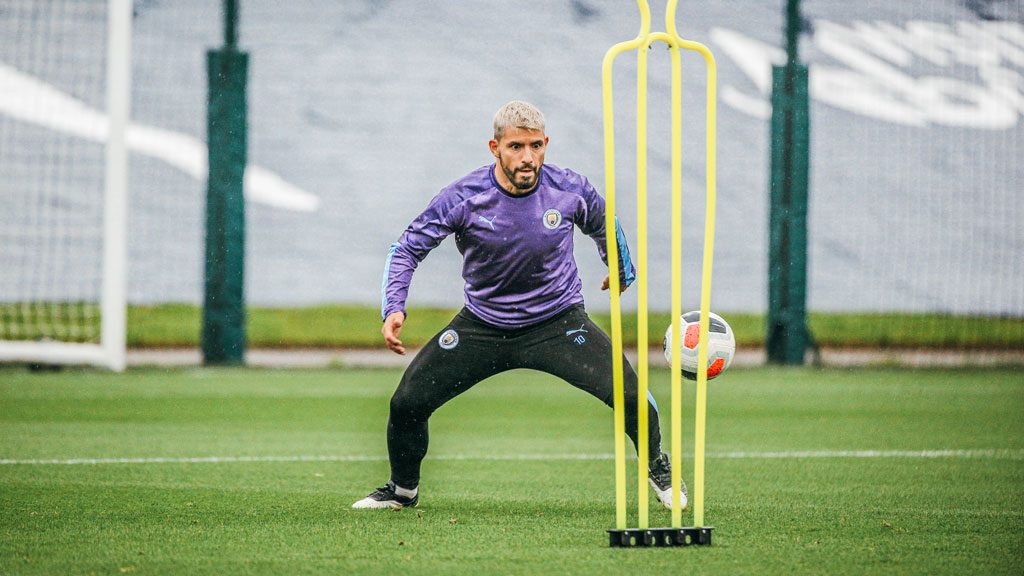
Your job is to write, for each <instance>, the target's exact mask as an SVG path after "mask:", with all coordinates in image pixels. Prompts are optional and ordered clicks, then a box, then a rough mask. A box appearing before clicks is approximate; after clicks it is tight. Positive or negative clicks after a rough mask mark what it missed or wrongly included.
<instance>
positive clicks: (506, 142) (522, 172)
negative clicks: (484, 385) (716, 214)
mask: <svg viewBox="0 0 1024 576" xmlns="http://www.w3.org/2000/svg"><path fill="white" fill-rule="evenodd" d="M547 144H548V138H547V136H545V135H544V116H543V115H542V114H541V113H540V111H539V110H537V108H535V107H533V106H532V105H530V104H527V103H526V102H520V101H513V102H509V103H508V104H506V105H505V106H503V107H502V108H501V109H500V110H498V112H497V114H495V116H494V139H493V140H491V141H490V147H491V153H492V154H493V155H494V157H495V163H494V164H491V165H488V166H484V167H482V168H479V169H477V170H475V171H473V172H471V173H470V174H468V175H466V176H465V177H463V178H461V179H459V180H457V181H456V182H454V183H452V184H451V185H449V186H448V187H446V188H444V189H443V190H442V191H441V192H440V193H439V194H438V195H437V196H435V197H434V199H433V200H432V201H431V202H430V205H429V206H428V207H427V209H426V210H425V211H424V212H423V213H422V214H420V215H419V216H418V217H417V218H416V219H415V220H413V222H412V224H411V225H410V226H409V227H408V228H407V229H406V231H405V232H404V233H403V234H402V236H401V237H400V238H399V239H398V242H396V243H394V244H392V245H391V251H390V252H389V253H388V256H387V263H386V265H385V268H384V282H383V287H382V291H383V295H382V310H381V316H382V317H383V318H384V327H383V329H382V330H381V333H382V334H383V335H384V340H385V342H387V345H388V347H389V348H390V349H391V350H393V351H395V352H397V353H398V354H405V348H404V347H403V346H402V341H401V340H400V339H399V335H400V333H401V330H402V324H403V323H404V322H405V300H406V296H407V294H408V291H409V282H410V279H411V278H412V274H413V271H414V270H415V269H416V266H417V264H418V263H419V262H420V261H421V260H422V259H423V258H424V257H425V256H426V255H427V253H428V252H430V250H432V249H434V248H435V247H437V245H438V244H440V243H441V241H442V240H443V239H444V238H445V237H447V236H449V235H452V234H454V235H455V244H456V246H457V247H458V249H459V252H461V253H462V256H463V268H462V277H463V278H464V279H465V282H466V286H465V301H466V306H465V307H464V308H463V309H462V310H461V311H460V312H459V313H458V315H456V316H455V318H453V319H452V321H451V322H450V323H449V324H448V326H447V327H445V329H444V330H442V331H441V332H440V333H438V334H437V335H436V336H434V338H433V339H431V340H430V342H429V343H427V345H426V346H424V347H423V349H422V350H421V351H420V352H419V354H417V355H416V358H415V359H413V361H412V363H411V364H410V365H409V368H408V369H407V370H406V371H405V375H404V376H403V377H402V381H401V383H400V384H399V385H398V389H397V390H395V394H394V396H392V398H391V414H390V417H389V419H388V432H387V435H388V454H389V458H390V462H391V478H390V480H389V481H388V483H387V484H386V485H385V486H383V487H381V488H378V489H377V490H375V491H374V492H373V493H371V494H370V495H369V496H367V497H366V498H364V499H362V500H360V501H358V502H356V503H355V504H353V505H352V507H353V508H404V507H408V506H415V505H416V504H417V503H418V502H419V481H420V463H421V462H422V460H423V457H424V456H425V455H426V453H427V437H428V436H427V420H428V419H429V418H430V415H431V414H432V413H433V412H434V411H435V410H437V409H438V408H439V407H441V405H443V404H444V403H445V402H447V401H449V400H451V399H452V398H454V397H456V396H458V395H459V394H461V393H463V392H465V391H466V390H469V389H470V388H471V387H472V386H474V385H475V384H477V383H478V382H480V381H482V380H484V379H485V378H488V377H490V376H493V375H495V374H498V373H499V372H504V371H506V370H512V369H515V368H530V369H534V370H540V371H542V372H547V373H549V374H553V375H555V376H558V377H560V378H562V379H564V380H566V381H567V382H569V383H570V384H572V385H573V386H576V387H577V388H580V389H581V390H585V391H586V392H588V393H590V394H592V395H594V396H596V397H597V398H598V399H600V400H601V401H602V402H604V403H605V404H607V405H608V406H612V401H613V399H612V361H611V350H612V346H611V340H610V339H609V338H608V336H607V335H606V334H605V333H604V332H603V331H601V329H600V328H598V327H597V326H596V325H595V324H594V323H593V322H592V321H591V320H590V317H589V316H587V313H586V311H585V310H584V308H583V296H582V294H581V292H580V289H581V286H582V284H581V282H580V278H579V274H578V273H577V269H576V261H575V259H574V258H573V226H577V227H579V228H580V230H582V231H583V233H585V234H587V235H588V236H590V237H591V238H593V239H594V241H595V242H596V243H597V249H598V252H599V253H600V255H601V258H602V259H603V260H604V261H605V262H606V263H607V261H608V260H607V255H606V254H605V252H606V244H605V211H604V210H605V205H604V199H603V198H602V197H601V196H599V195H598V194H597V192H596V191H595V190H594V188H593V187H592V186H591V185H590V183H589V182H588V181H587V179H586V178H584V177H582V176H580V175H579V174H576V173H574V172H572V171H570V170H563V169H561V168H558V167H556V166H552V165H546V164H544V153H545V150H546V149H547ZM614 233H615V234H617V235H618V240H619V242H618V245H619V254H617V255H616V257H617V258H618V260H619V270H620V278H619V281H620V286H622V289H623V290H624V289H625V287H626V286H628V285H629V284H631V283H632V282H633V279H634V275H635V273H636V270H635V268H634V267H633V265H632V264H631V263H630V260H629V252H628V248H627V247H626V242H625V236H624V235H623V234H622V230H621V229H619V227H618V223H617V222H616V230H615V231H614ZM608 285H609V278H608V277H605V279H604V283H603V284H602V286H601V289H602V290H607V289H608ZM623 364H624V366H625V399H626V406H625V409H626V414H625V415H626V430H627V433H628V434H629V436H630V438H632V440H633V443H634V445H636V441H637V435H636V431H637V417H636V412H637V399H636V390H637V378H636V373H635V372H634V371H633V369H632V367H630V366H629V364H628V363H627V362H625V361H624V362H623ZM648 413H649V417H650V420H649V422H650V426H649V432H650V433H649V439H648V446H649V447H650V451H649V454H648V455H646V456H647V458H648V460H649V470H650V484H651V486H652V487H653V488H654V490H655V492H656V493H657V496H658V499H659V500H661V502H662V503H663V504H665V506H666V507H671V505H672V489H671V469H670V467H669V459H668V455H667V454H664V453H663V452H661V432H660V428H659V423H658V408H657V405H656V404H655V402H654V397H653V396H650V395H649V394H648ZM682 505H683V506H685V505H686V487H685V485H684V487H683V491H682Z"/></svg>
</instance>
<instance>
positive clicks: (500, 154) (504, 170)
mask: <svg viewBox="0 0 1024 576" xmlns="http://www.w3.org/2000/svg"><path fill="white" fill-rule="evenodd" d="M490 144H491V153H492V154H494V157H495V158H497V159H498V167H499V168H501V174H496V175H495V176H497V177H498V181H499V182H500V183H501V184H502V185H503V186H506V187H507V188H508V190H509V192H512V193H513V194H516V193H526V192H529V191H530V190H533V189H534V187H536V186H537V180H538V179H539V178H540V167H541V166H543V165H544V151H545V149H546V148H547V145H548V139H547V136H545V135H544V131H543V130H530V129H528V128H516V127H514V126H507V127H506V128H505V134H504V135H503V136H502V137H501V140H500V141H497V140H491V143H490ZM502 176H504V178H502Z"/></svg>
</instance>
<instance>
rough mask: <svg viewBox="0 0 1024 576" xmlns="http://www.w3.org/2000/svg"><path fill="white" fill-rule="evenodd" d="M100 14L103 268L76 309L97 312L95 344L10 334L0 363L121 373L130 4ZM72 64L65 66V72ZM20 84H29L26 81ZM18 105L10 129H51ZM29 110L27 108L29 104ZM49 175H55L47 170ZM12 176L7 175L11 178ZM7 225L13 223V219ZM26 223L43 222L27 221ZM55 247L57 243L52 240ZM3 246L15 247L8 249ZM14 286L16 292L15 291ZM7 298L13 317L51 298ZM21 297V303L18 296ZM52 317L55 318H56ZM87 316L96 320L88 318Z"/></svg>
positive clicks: (11, 107)
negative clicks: (93, 291) (95, 287)
mask: <svg viewBox="0 0 1024 576" xmlns="http://www.w3.org/2000/svg"><path fill="white" fill-rule="evenodd" d="M106 8H107V14H106V23H107V24H106V40H107V42H106V57H105V63H106V65H105V69H106V74H105V76H106V78H105V105H106V110H105V114H100V115H97V116H96V117H97V118H98V119H101V121H100V122H98V124H99V125H98V126H96V132H97V133H99V134H100V135H101V137H103V139H105V148H104V152H103V164H104V167H103V183H102V210H101V211H100V210H98V209H97V212H98V214H101V215H102V233H100V234H97V238H98V241H101V242H102V250H99V249H97V251H96V252H97V254H102V263H101V264H99V263H98V265H99V266H100V267H101V268H102V270H101V274H102V279H101V281H100V282H99V284H100V286H101V287H100V289H99V292H100V293H99V294H98V298H92V299H93V300H98V301H92V302H89V301H88V300H89V299H88V298H87V299H86V303H85V304H80V303H77V304H75V305H77V306H79V307H83V306H84V307H88V308H89V309H90V310H92V309H94V308H96V307H97V306H98V309H99V337H98V338H94V337H88V338H68V339H67V340H69V341H61V338H60V337H59V336H52V335H44V336H42V337H40V336H38V335H33V332H32V331H30V330H23V329H21V330H19V329H18V328H17V327H15V328H14V329H13V330H4V331H2V332H0V362H30V363H39V364H91V365H96V366H102V367H106V368H109V369H111V370H115V371H121V370H124V368H125V338H126V326H125V324H126V284H127V279H126V268H127V203H128V154H127V148H126V142H125V132H126V129H127V125H128V119H129V108H130V102H131V22H132V0H108V2H107V7H106ZM69 12H71V13H72V14H74V11H73V10H69ZM0 64H3V65H5V69H7V70H16V68H7V67H6V66H7V64H6V63H3V62H0ZM75 64H76V63H72V64H71V66H74V65H75ZM14 74H20V72H18V71H15V72H11V73H10V74H8V77H7V81H8V82H9V84H10V85H8V86H6V87H3V86H0V89H3V88H6V89H8V91H9V92H13V91H14V89H16V88H17V87H18V86H14V84H15V82H13V81H10V80H9V78H10V77H13V75H14ZM25 77H30V76H28V75H26V76H25ZM18 78H21V76H18ZM31 82H34V80H30V81H29V82H27V83H24V84H22V85H27V86H34V85H35V84H32V83H31ZM39 85H41V86H44V88H43V89H41V90H40V93H45V94H47V95H49V94H50V92H47V91H46V90H48V89H49V88H48V87H46V85H44V84H41V83H39ZM33 97H34V95H29V94H24V95H22V98H23V100H27V99H32V98H33ZM17 98H18V95H17V94H14V95H10V98H9V99H8V100H7V101H6V102H5V104H6V105H7V108H6V109H4V110H0V112H6V113H7V116H8V117H12V116H13V119H11V120H9V122H10V123H12V124H13V123H17V122H19V121H23V120H25V119H26V118H27V119H28V122H26V124H27V123H32V124H34V125H41V126H46V127H47V128H52V126H51V125H49V124H48V123H47V122H46V121H45V119H43V120H40V119H39V117H40V116H41V115H42V114H43V113H44V112H43V113H41V112H39V111H38V107H37V108H36V109H32V108H31V106H27V107H23V108H21V109H19V108H17V107H16V104H11V102H16V99H17ZM59 98H60V96H55V97H53V99H55V100H56V99H59ZM35 99H36V100H39V98H38V97H35ZM29 104H32V103H31V102H30V103H29ZM37 105H38V103H37ZM38 106H41V105H38ZM18 110H27V112H24V114H22V115H21V117H20V118H19V117H18V116H19V113H18ZM33 115H35V116H33ZM104 124H105V125H104ZM19 126H20V125H19ZM33 128H35V126H33ZM26 131H27V130H26ZM18 142H19V144H20V143H21V142H22V140H18ZM54 170H57V169H56V168H54ZM16 171H17V170H15V169H12V173H13V172H16ZM10 197H11V198H12V201H14V202H17V201H18V199H17V198H16V197H15V195H14V193H12V194H11V195H10ZM74 200H75V198H73V197H72V198H71V201H70V203H71V204H72V205H73V204H74V202H73V201H74ZM14 212H16V213H19V212H18V211H17V210H14ZM26 213H27V212H26ZM14 217H15V218H17V217H18V216H14ZM31 220H43V219H42V218H38V219H37V218H32V219H31ZM16 224H17V225H19V226H22V227H26V228H30V227H33V226H36V227H38V226H45V225H47V223H46V222H45V221H43V222H40V221H30V222H16ZM62 224H64V223H63V222H61V221H58V223H57V225H56V226H55V227H56V228H57V230H56V231H55V232H54V233H53V234H55V235H60V234H66V235H70V236H72V237H74V235H75V234H77V233H78V231H77V230H75V226H74V225H73V224H72V225H70V226H66V228H67V229H65V228H62V227H61V225H62ZM26 236H27V237H28V238H29V240H26V241H25V245H27V246H28V247H27V248H25V247H24V246H21V247H18V246H15V247H13V248H10V250H12V251H18V250H21V251H22V252H31V250H32V242H33V241H32V238H34V235H26ZM0 239H3V238H0ZM54 242H59V240H58V241H54ZM10 244H14V243H13V242H10ZM0 249H2V247H0ZM72 258H73V256H72ZM19 259H20V261H32V262H34V260H33V259H32V256H31V254H29V255H28V256H25V255H23V254H21V253H19V254H16V255H14V256H11V257H10V258H9V259H5V261H7V260H11V261H18V260H19ZM58 267H59V266H57V265H55V264H47V263H45V262H44V263H43V264H41V265H38V266H37V267H36V268H35V269H33V271H32V274H33V275H35V276H37V277H39V276H46V275H47V274H50V275H55V276H56V275H57V271H56V270H55V268H58ZM4 273H5V274H12V275H18V274H19V273H20V272H19V270H17V269H15V270H6V271H5V272H4ZM37 280H38V281H39V282H40V283H44V284H46V283H49V284H50V285H55V286H60V285H61V282H63V281H65V280H66V279H64V278H60V277H59V276H58V277H57V279H55V280H54V279H50V278H49V277H45V278H42V279H41V280H40V279H38V278H37ZM5 285H6V284H5ZM18 286H19V287H20V286H21V285H20V284H19V285H18ZM12 292H14V293H13V294H4V293H3V290H0V297H3V298H4V299H5V300H7V302H3V303H0V304H4V305H6V306H7V307H8V308H10V309H17V308H19V307H21V308H24V309H28V308H30V307H32V306H36V305H37V304H38V302H37V300H40V299H41V300H46V299H53V298H55V297H54V296H52V295H50V294H48V293H43V294H42V295H41V296H34V295H32V294H31V293H30V292H27V291H26V292H21V291H18V290H12ZM54 292H55V291H54ZM26 293H27V294H28V296H26V295H25V294H26ZM56 298H59V297H56ZM47 305H51V306H52V307H54V308H59V307H60V306H61V304H60V303H59V302H57V303H48V304H47ZM90 314H91V313H90ZM54 315H55V316H56V315H58V314H56V313H55V314H54ZM92 316H95V315H94V314H93V315H92ZM4 322H5V319H3V318H0V327H3V326H2V324H3V323H4ZM16 322H17V320H11V321H9V322H8V323H11V324H14V323H16ZM12 334H13V335H14V337H13V338H12V337H11V335H12ZM19 335H22V336H24V337H23V338H21V339H19V337H18V336H19ZM82 340H88V341H82ZM96 340H98V341H96Z"/></svg>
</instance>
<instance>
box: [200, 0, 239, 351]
mask: <svg viewBox="0 0 1024 576" xmlns="http://www.w3.org/2000/svg"><path fill="white" fill-rule="evenodd" d="M237 14H238V10H237V3H236V2H234V1H232V0H227V1H226V2H225V46H224V47H223V48H222V49H220V50H210V51H209V52H207V55H206V67H207V76H208V82H209V84H208V85H209V101H208V110H207V125H206V126H207V128H206V129H207V146H208V148H209V169H210V175H209V181H208V184H207V191H206V269H205V282H204V302H203V328H202V335H201V341H202V350H203V363H204V364H208V365H233V364H244V363H245V350H246V335H245V197H244V195H243V189H242V180H243V176H244V175H245V164H246V129H247V128H246V97H245V96H246V81H247V76H248V66H249V55H248V54H246V53H243V52H239V51H238V50H237V48H236V46H235V44H236V32H235V31H236V23H237Z"/></svg>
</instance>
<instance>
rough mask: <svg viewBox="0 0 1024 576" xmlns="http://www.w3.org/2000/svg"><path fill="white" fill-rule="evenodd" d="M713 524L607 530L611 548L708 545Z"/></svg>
mask: <svg viewBox="0 0 1024 576" xmlns="http://www.w3.org/2000/svg"><path fill="white" fill-rule="evenodd" d="M714 529H715V527H714V526H701V527H689V528H648V529H646V530H643V529H640V528H627V529H625V530H608V545H609V546H611V547H612V548H647V547H666V546H710V545H711V531H712V530H714Z"/></svg>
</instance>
